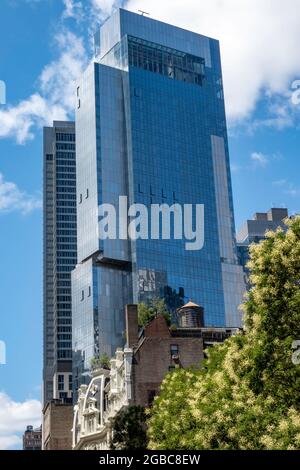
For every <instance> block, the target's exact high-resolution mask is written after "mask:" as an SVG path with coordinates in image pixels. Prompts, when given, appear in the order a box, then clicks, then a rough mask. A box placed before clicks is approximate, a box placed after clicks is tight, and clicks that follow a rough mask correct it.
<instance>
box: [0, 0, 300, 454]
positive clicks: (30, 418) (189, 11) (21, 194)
mask: <svg viewBox="0 0 300 470" xmlns="http://www.w3.org/2000/svg"><path fill="white" fill-rule="evenodd" d="M114 3H115V4H116V2H113V1H112V0H81V1H79V0H78V1H77V0H0V25H1V27H0V80H4V81H5V82H6V86H7V104H6V105H0V227H1V230H0V340H4V341H5V342H6V346H7V365H5V366H1V365H0V422H1V423H2V425H0V448H12V447H15V448H18V447H19V446H20V437H19V436H20V431H21V430H22V429H23V428H24V426H25V425H26V424H31V423H33V424H38V423H39V421H40V417H39V404H38V402H37V400H40V384H41V371H42V210H41V198H42V126H43V125H46V124H47V123H49V122H51V120H52V119H64V118H67V117H70V118H72V110H73V84H74V80H75V78H76V76H78V75H79V74H80V72H81V71H82V70H83V69H84V67H85V66H86V64H87V63H88V61H89V60H90V59H91V57H92V48H91V44H92V41H91V38H92V33H93V32H94V31H95V29H96V27H97V23H98V22H101V21H103V20H104V19H105V18H106V17H107V15H108V14H109V13H110V12H111V9H112V8H113V6H114ZM240 3H243V8H241V6H240ZM171 5H172V6H171ZM125 6H126V7H127V8H129V9H131V10H133V11H137V10H138V9H139V8H140V9H143V10H146V11H148V12H150V13H151V16H152V17H153V18H156V19H161V20H164V21H168V22H171V23H174V24H176V25H178V26H182V27H185V28H189V29H192V30H195V31H197V32H201V33H203V34H208V35H210V36H213V37H217V38H219V39H220V40H221V50H222V60H223V66H224V86H225V92H226V108H227V111H228V123H229V136H230V140H229V143H230V154H231V165H232V180H233V193H234V204H235V215H236V224H237V226H240V225H241V223H242V222H243V221H244V220H245V219H246V218H249V217H251V215H252V214H253V213H254V212H255V211H266V210H268V209H269V208H270V207H271V206H274V205H275V206H287V207H288V208H289V210H290V211H291V212H299V211H300V181H299V173H300V163H299V149H300V130H299V117H300V104H297V102H294V104H293V103H292V99H291V95H292V83H293V82H294V81H295V80H297V79H300V62H299V54H298V44H299V36H300V19H298V18H297V15H295V14H294V10H295V8H297V9H298V11H299V7H300V1H299V0H286V1H285V2H282V0H280V1H278V0H274V1H273V2H272V8H271V7H270V2H268V1H266V0H259V1H258V0H251V1H250V0H245V1H244V2H240V1H238V0H224V1H222V2H219V1H217V0H203V1H202V2H199V1H198V0H186V1H185V2H182V1H179V0H172V1H171V0H170V1H169V0H164V2H161V1H159V0H129V1H127V2H125ZM247 7H248V8H247ZM245 11H246V12H247V14H246V13H245ZM298 16H299V15H298ZM283 28H284V35H282V31H283ZM294 101H295V100H294ZM1 410H2V411H1Z"/></svg>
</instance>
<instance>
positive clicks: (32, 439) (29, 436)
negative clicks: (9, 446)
mask: <svg viewBox="0 0 300 470" xmlns="http://www.w3.org/2000/svg"><path fill="white" fill-rule="evenodd" d="M41 449H42V426H40V427H39V428H36V429H34V428H33V426H27V428H26V431H25V432H24V434H23V450H41Z"/></svg>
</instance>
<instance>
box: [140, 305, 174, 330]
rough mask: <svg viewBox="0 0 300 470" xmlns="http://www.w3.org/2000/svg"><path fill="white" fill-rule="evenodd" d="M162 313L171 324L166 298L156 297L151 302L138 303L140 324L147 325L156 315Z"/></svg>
mask: <svg viewBox="0 0 300 470" xmlns="http://www.w3.org/2000/svg"><path fill="white" fill-rule="evenodd" d="M158 314H161V315H163V316H164V318H165V319H166V321H167V323H168V325H170V313H169V311H168V309H167V306H166V303H165V301H164V299H154V300H153V301H152V303H151V304H149V305H147V304H145V303H143V302H142V303H140V304H139V305H138V323H139V326H141V327H142V326H145V325H147V323H149V322H150V321H151V320H152V319H153V318H154V317H155V316H156V315H158Z"/></svg>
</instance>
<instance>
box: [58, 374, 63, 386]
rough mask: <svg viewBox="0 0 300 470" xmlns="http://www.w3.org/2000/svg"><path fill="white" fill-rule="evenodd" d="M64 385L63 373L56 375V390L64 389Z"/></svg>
mask: <svg viewBox="0 0 300 470" xmlns="http://www.w3.org/2000/svg"><path fill="white" fill-rule="evenodd" d="M64 386H65V378H64V376H63V375H61V374H59V375H58V390H64V388H65V387H64Z"/></svg>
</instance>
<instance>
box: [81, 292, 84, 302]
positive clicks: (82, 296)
mask: <svg viewBox="0 0 300 470" xmlns="http://www.w3.org/2000/svg"><path fill="white" fill-rule="evenodd" d="M83 300H84V290H82V291H81V301H83Z"/></svg>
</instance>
